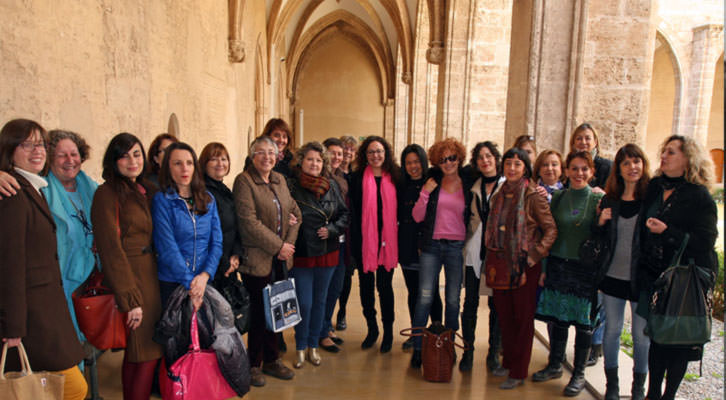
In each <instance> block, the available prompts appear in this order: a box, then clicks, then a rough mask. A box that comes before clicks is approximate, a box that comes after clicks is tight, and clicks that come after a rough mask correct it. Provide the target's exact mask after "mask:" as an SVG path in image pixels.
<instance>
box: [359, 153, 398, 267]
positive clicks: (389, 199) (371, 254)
mask: <svg viewBox="0 0 726 400" xmlns="http://www.w3.org/2000/svg"><path fill="white" fill-rule="evenodd" d="M377 192H378V190H377V188H376V179H375V177H374V176H373V170H372V168H371V167H370V165H369V166H367V167H366V169H365V170H364V171H363V199H362V200H363V205H362V208H363V210H362V213H361V234H362V236H363V243H362V249H361V253H362V256H363V272H371V271H375V270H376V269H378V266H379V265H383V266H385V267H386V271H391V270H392V269H394V268H396V264H397V263H398V224H397V219H396V208H397V204H398V201H397V200H396V187H395V186H394V185H393V182H392V180H391V174H389V173H388V172H383V173H382V175H381V203H382V204H383V210H379V209H378V199H377V197H378V196H377ZM379 212H382V213H383V229H382V230H381V234H382V236H383V237H382V238H381V240H380V241H379V238H378V213H379ZM379 242H380V249H379V248H378V244H379Z"/></svg>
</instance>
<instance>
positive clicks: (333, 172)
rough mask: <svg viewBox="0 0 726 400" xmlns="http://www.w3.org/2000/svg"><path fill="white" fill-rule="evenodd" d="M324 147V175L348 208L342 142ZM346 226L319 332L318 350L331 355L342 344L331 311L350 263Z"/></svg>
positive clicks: (328, 142)
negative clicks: (333, 183)
mask: <svg viewBox="0 0 726 400" xmlns="http://www.w3.org/2000/svg"><path fill="white" fill-rule="evenodd" d="M323 146H325V153H326V154H327V155H328V158H329V159H330V163H329V168H327V171H325V174H326V175H327V176H328V177H329V178H330V179H332V180H334V181H335V183H337V184H338V188H340V194H341V197H342V198H343V201H344V202H345V206H346V208H347V206H348V181H347V180H346V178H345V173H344V172H343V171H342V170H341V169H340V166H341V165H342V163H343V157H344V156H343V142H341V141H340V139H338V138H327V139H325V141H324V142H323ZM347 231H348V226H347V225H346V228H345V230H344V231H343V232H341V234H340V237H339V241H340V246H339V248H340V249H339V255H340V256H339V260H338V266H337V267H336V268H335V272H333V277H332V278H330V286H328V298H327V299H326V300H325V314H324V315H323V327H322V329H321V330H320V337H321V339H320V348H322V349H323V350H325V351H329V352H331V353H337V352H339V351H340V347H338V345H341V344H343V339H341V338H339V337H338V336H337V335H336V334H335V332H334V331H333V322H332V318H333V311H335V303H337V302H338V298H339V297H340V292H341V291H342V290H343V284H344V281H345V274H346V271H347V270H348V266H349V265H350V264H351V263H350V249H348V241H347V240H346V235H345V234H346V232H347Z"/></svg>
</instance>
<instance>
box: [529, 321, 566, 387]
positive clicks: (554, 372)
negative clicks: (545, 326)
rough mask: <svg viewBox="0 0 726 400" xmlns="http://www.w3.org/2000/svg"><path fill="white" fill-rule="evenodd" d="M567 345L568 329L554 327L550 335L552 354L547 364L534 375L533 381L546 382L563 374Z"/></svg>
mask: <svg viewBox="0 0 726 400" xmlns="http://www.w3.org/2000/svg"><path fill="white" fill-rule="evenodd" d="M566 347H567V329H563V328H558V327H554V328H553V329H552V337H550V355H549V361H548V362H547V366H546V367H545V368H544V369H542V370H540V371H537V372H535V373H534V374H533V375H532V382H544V381H548V380H550V379H557V378H559V377H561V376H562V361H563V360H564V359H565V348H566Z"/></svg>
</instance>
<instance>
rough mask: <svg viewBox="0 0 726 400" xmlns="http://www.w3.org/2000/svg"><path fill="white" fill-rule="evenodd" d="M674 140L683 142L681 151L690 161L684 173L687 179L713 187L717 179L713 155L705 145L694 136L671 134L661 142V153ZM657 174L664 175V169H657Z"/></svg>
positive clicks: (709, 187)
mask: <svg viewBox="0 0 726 400" xmlns="http://www.w3.org/2000/svg"><path fill="white" fill-rule="evenodd" d="M674 140H678V141H680V142H681V151H682V152H683V155H685V156H686V159H687V160H688V163H687V164H686V171H685V173H684V174H683V177H684V178H686V181H687V182H690V183H696V184H699V185H703V186H705V187H706V188H707V189H711V185H712V184H713V182H714V180H715V173H714V168H715V167H714V164H713V160H711V157H709V156H708V155H707V153H706V151H705V150H704V149H703V147H702V146H701V145H700V144H698V143H697V142H696V141H695V140H693V138H690V137H686V136H681V135H671V136H669V137H668V138H667V139H666V140H664V141H663V143H661V145H660V147H659V154H663V150H664V149H665V147H666V145H667V144H668V143H670V142H672V141H674ZM655 175H656V176H660V175H663V171H661V170H660V168H658V169H657V170H656V171H655Z"/></svg>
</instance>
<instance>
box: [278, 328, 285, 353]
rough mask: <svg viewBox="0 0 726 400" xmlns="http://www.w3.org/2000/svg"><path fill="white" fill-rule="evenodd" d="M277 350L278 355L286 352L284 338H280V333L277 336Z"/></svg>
mask: <svg viewBox="0 0 726 400" xmlns="http://www.w3.org/2000/svg"><path fill="white" fill-rule="evenodd" d="M277 350H278V351H279V352H280V353H286V352H287V344H286V343H285V337H284V336H282V333H278V334H277Z"/></svg>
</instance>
